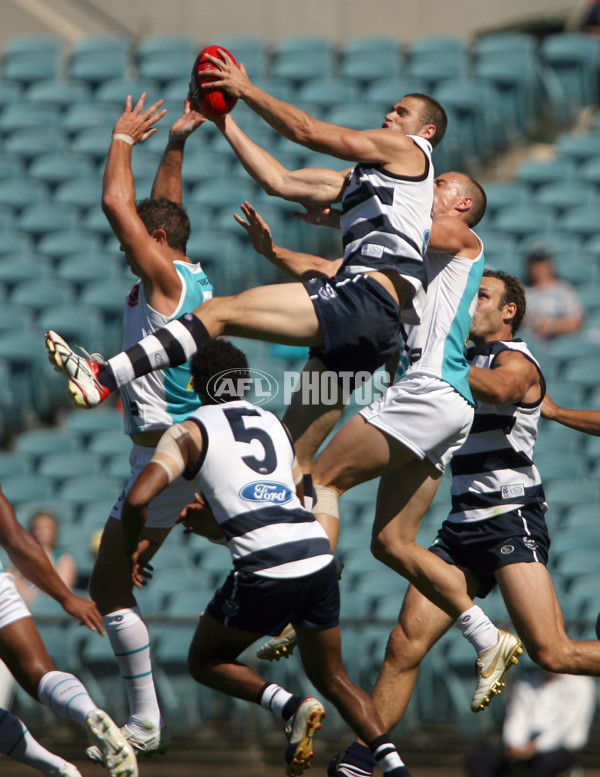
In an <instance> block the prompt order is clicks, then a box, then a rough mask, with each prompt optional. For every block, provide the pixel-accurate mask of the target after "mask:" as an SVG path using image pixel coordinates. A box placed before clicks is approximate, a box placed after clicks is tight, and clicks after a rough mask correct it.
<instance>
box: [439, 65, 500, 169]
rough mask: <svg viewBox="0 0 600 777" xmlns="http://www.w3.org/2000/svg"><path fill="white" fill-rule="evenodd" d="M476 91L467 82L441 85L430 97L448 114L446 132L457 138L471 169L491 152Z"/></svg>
mask: <svg viewBox="0 0 600 777" xmlns="http://www.w3.org/2000/svg"><path fill="white" fill-rule="evenodd" d="M479 87H480V85H479V84H477V82H475V81H473V82H472V81H470V80H468V79H462V80H459V81H453V80H452V81H444V82H443V83H442V84H440V86H439V87H438V88H437V89H436V90H435V92H434V93H433V96H434V97H435V99H436V100H438V101H439V102H440V103H441V104H442V105H443V106H444V108H445V110H446V112H447V113H448V131H449V132H450V133H452V134H453V135H456V136H457V138H458V140H459V143H460V144H461V146H462V149H463V151H462V154H463V157H464V161H465V164H466V166H467V167H468V168H470V169H475V168H476V167H477V165H480V164H481V160H483V159H485V158H486V156H489V155H490V154H491V153H492V151H493V150H494V141H493V136H492V133H491V132H488V131H487V126H486V119H485V105H484V104H483V102H482V100H481V94H480V88H479ZM445 140H446V138H444V142H445Z"/></svg>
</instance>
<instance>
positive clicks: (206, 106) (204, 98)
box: [190, 46, 239, 119]
mask: <svg viewBox="0 0 600 777" xmlns="http://www.w3.org/2000/svg"><path fill="white" fill-rule="evenodd" d="M219 49H221V50H222V51H227V49H225V48H223V46H207V47H206V48H205V49H202V51H201V52H200V53H199V54H198V56H197V57H196V61H195V62H194V66H193V67H192V76H191V79H190V98H191V103H192V108H198V109H199V110H200V112H201V113H203V114H204V115H205V116H208V117H209V118H211V119H217V118H218V117H219V116H224V115H225V114H226V113H229V111H230V110H231V109H232V108H233V107H234V105H235V104H236V102H237V97H230V96H229V95H228V94H227V92H226V91H225V90H223V89H215V90H214V91H212V92H205V91H204V89H203V82H206V83H210V79H206V78H203V77H202V74H203V73H204V72H206V71H207V70H216V69H217V68H216V67H215V65H213V63H212V62H209V61H208V60H207V59H206V54H210V55H212V56H213V57H218V58H219V59H222V57H220V56H219ZM227 54H229V56H230V57H231V59H232V60H233V61H234V62H235V64H236V65H237V64H238V63H237V62H236V59H235V57H234V56H233V54H231V53H230V52H229V51H227ZM238 67H239V65H238Z"/></svg>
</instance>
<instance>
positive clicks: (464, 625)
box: [454, 604, 499, 656]
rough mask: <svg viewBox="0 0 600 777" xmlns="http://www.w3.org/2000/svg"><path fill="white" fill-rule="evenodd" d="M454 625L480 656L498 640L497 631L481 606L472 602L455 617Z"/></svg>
mask: <svg viewBox="0 0 600 777" xmlns="http://www.w3.org/2000/svg"><path fill="white" fill-rule="evenodd" d="M454 625H455V626H458V628H459V629H460V630H461V631H462V635H463V637H466V639H468V640H469V642H470V643H471V645H473V647H474V648H475V650H476V651H477V655H478V656H480V655H481V654H482V653H485V651H486V650H490V648H493V647H494V645H495V644H496V643H497V642H498V637H499V632H498V629H497V628H496V626H494V624H493V623H492V622H491V620H490V619H489V618H488V616H487V615H486V614H485V613H484V611H483V610H482V609H481V607H478V606H477V605H476V604H474V605H473V606H472V607H471V608H470V609H469V610H465V612H463V614H462V615H461V616H460V617H459V618H457V620H456V623H455V624H454Z"/></svg>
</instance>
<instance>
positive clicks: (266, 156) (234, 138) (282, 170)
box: [215, 114, 348, 204]
mask: <svg viewBox="0 0 600 777" xmlns="http://www.w3.org/2000/svg"><path fill="white" fill-rule="evenodd" d="M215 124H216V125H217V127H218V128H219V129H220V130H221V132H222V133H223V135H224V136H225V138H226V139H227V141H228V142H229V144H230V145H231V147H232V149H233V150H234V152H235V154H236V156H237V158H238V159H239V161H240V162H241V164H242V166H243V167H244V169H245V170H246V172H247V173H248V174H249V175H250V176H251V177H252V178H253V179H254V180H255V181H256V182H257V183H258V184H259V186H260V187H261V188H262V189H264V191H265V192H266V193H267V194H270V195H271V196H276V197H281V198H282V199H284V200H291V201H292V202H300V203H303V204H304V203H306V204H312V203H317V204H329V203H331V202H339V200H340V199H341V196H342V190H343V188H344V182H345V180H346V175H347V173H348V170H341V171H337V170H328V169H325V168H304V169H299V170H289V169H288V168H287V167H285V166H284V165H282V164H281V162H279V160H277V159H276V158H275V157H274V156H273V155H272V154H270V153H269V152H268V151H266V150H265V149H264V148H262V147H261V146H259V145H258V144H257V143H255V142H254V141H253V140H252V139H251V138H249V137H248V135H246V133H245V132H243V130H242V129H241V128H240V127H239V126H238V125H237V124H236V122H235V120H234V119H233V117H232V116H231V114H227V115H226V116H224V117H223V118H220V119H216V120H215Z"/></svg>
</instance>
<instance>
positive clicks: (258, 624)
mask: <svg viewBox="0 0 600 777" xmlns="http://www.w3.org/2000/svg"><path fill="white" fill-rule="evenodd" d="M206 611H207V612H208V613H210V615H212V617H213V618H214V619H215V620H216V621H218V622H219V623H222V624H223V625H224V626H231V627H232V628H234V629H243V630H244V631H254V632H256V633H257V634H260V635H263V634H268V635H269V636H273V637H274V636H276V635H277V634H280V633H281V632H282V631H283V629H284V628H285V627H286V626H287V624H288V623H292V624H293V625H294V626H303V627H305V628H307V629H331V628H333V627H334V626H337V625H339V617H340V589H339V583H338V572H337V565H336V563H335V561H333V560H332V561H331V563H330V564H327V566H326V567H323V569H320V570H319V571H318V572H313V574H312V575H307V576H306V577H295V578H291V579H274V578H271V577H260V576H259V575H255V574H254V573H253V572H236V571H231V572H230V573H229V575H228V576H227V578H226V580H225V582H224V583H223V585H222V586H221V587H220V588H219V589H218V590H217V591H216V592H215V595H214V596H213V598H212V599H211V601H210V602H209V604H208V606H207V608H206Z"/></svg>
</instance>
